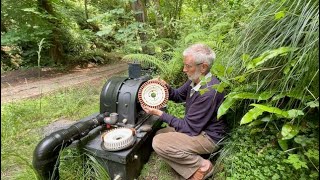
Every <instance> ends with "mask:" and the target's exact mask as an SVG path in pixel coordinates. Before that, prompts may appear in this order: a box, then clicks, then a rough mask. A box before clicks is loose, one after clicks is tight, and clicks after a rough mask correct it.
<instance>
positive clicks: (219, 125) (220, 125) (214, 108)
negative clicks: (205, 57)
mask: <svg viewBox="0 0 320 180" xmlns="http://www.w3.org/2000/svg"><path fill="white" fill-rule="evenodd" d="M211 78H212V79H211V81H210V82H208V84H207V86H212V85H214V84H219V83H220V82H219V80H218V79H217V78H216V77H214V76H212V77H211ZM191 83H192V81H190V80H188V81H187V82H186V83H185V84H184V85H182V86H181V87H179V88H178V89H173V88H171V87H169V99H170V100H172V101H174V102H186V112H185V116H184V119H183V120H182V119H179V118H176V117H174V116H172V115H169V114H167V113H165V112H164V113H163V114H162V115H161V116H160V119H161V120H163V121H165V122H166V123H168V124H169V125H170V126H171V127H174V128H175V130H176V131H177V132H181V133H185V134H187V135H189V136H197V135H199V134H200V133H201V131H204V132H205V133H206V134H207V135H208V136H209V137H210V138H211V139H212V140H213V141H214V142H215V143H216V144H217V143H218V142H219V141H220V140H221V139H222V138H223V137H224V135H225V133H226V132H225V131H226V124H225V122H224V121H223V119H220V120H217V112H218V109H219V106H220V105H221V103H222V101H223V99H224V94H222V93H219V92H217V91H216V90H214V89H212V88H209V89H210V91H208V92H206V93H204V94H202V95H200V93H199V91H196V92H195V93H194V94H193V95H192V96H191V97H190V91H191V89H192V87H191V86H190V85H191ZM207 86H206V85H204V86H201V87H200V89H204V88H206V87H207Z"/></svg>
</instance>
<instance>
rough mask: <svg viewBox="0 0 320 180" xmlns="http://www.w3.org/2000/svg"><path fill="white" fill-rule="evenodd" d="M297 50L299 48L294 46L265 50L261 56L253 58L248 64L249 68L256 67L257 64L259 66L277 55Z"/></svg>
mask: <svg viewBox="0 0 320 180" xmlns="http://www.w3.org/2000/svg"><path fill="white" fill-rule="evenodd" d="M295 50H297V48H292V47H280V48H278V49H273V50H267V51H265V52H263V53H262V54H261V55H260V56H259V57H257V58H254V59H253V60H251V61H250V62H249V63H248V65H247V69H252V68H255V67H256V66H259V65H261V64H263V63H265V62H267V61H268V60H270V59H272V58H274V57H276V56H279V55H284V54H287V53H288V52H290V51H295Z"/></svg>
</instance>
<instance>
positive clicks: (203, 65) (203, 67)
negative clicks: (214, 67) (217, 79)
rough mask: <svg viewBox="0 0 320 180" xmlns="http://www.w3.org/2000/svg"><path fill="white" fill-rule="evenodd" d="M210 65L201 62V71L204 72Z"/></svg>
mask: <svg viewBox="0 0 320 180" xmlns="http://www.w3.org/2000/svg"><path fill="white" fill-rule="evenodd" d="M208 68H209V65H208V64H207V63H203V64H201V69H200V70H201V73H202V74H204V73H206V72H207V71H208Z"/></svg>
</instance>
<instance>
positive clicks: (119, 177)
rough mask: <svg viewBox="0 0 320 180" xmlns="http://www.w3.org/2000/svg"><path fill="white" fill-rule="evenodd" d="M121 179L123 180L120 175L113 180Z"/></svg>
mask: <svg viewBox="0 0 320 180" xmlns="http://www.w3.org/2000/svg"><path fill="white" fill-rule="evenodd" d="M119 179H121V176H120V175H119V174H117V175H116V176H115V177H114V178H113V180H119Z"/></svg>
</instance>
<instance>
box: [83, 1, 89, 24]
mask: <svg viewBox="0 0 320 180" xmlns="http://www.w3.org/2000/svg"><path fill="white" fill-rule="evenodd" d="M87 4H88V0H84V12H85V14H86V20H88V19H89V14H88V7H87Z"/></svg>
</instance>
